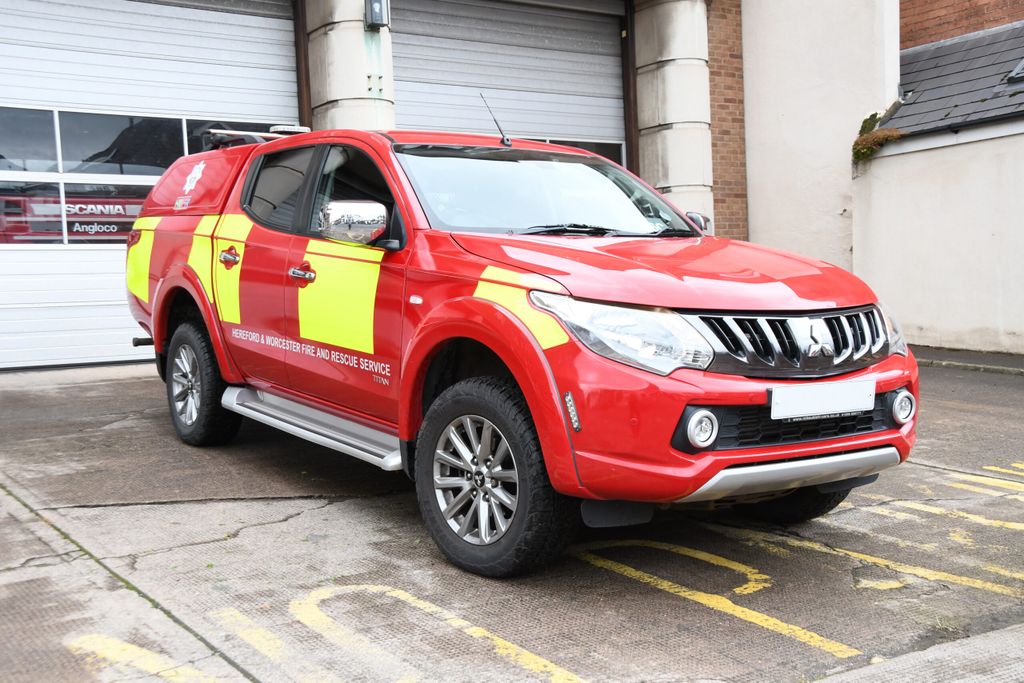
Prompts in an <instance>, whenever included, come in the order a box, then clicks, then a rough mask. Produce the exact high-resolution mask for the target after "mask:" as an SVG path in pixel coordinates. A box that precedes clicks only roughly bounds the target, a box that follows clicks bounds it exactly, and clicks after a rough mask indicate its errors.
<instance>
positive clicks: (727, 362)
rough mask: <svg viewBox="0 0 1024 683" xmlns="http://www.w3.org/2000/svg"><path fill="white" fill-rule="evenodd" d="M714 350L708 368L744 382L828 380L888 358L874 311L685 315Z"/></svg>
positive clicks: (882, 327) (882, 326) (886, 343)
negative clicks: (745, 379)
mask: <svg viewBox="0 0 1024 683" xmlns="http://www.w3.org/2000/svg"><path fill="white" fill-rule="evenodd" d="M683 317H685V318H686V319H687V321H689V322H690V324H692V325H693V326H694V327H696V328H697V329H698V330H699V331H700V332H701V334H703V335H704V337H705V338H707V340H708V342H709V343H710V344H711V345H712V347H713V348H714V350H715V359H714V361H713V362H712V363H711V366H710V367H709V368H708V370H709V371H710V372H721V373H726V374H734V375H745V376H747V377H827V376H829V375H838V374H841V373H844V372H852V371H854V370H859V369H861V368H865V367H867V366H869V365H872V364H874V363H876V362H878V361H879V360H881V359H883V358H885V357H886V356H887V355H888V353H889V341H888V336H887V333H886V329H885V323H884V322H883V321H882V315H881V313H880V312H879V311H878V309H877V308H876V307H875V306H862V307H859V308H851V309H845V310H841V311H828V312H825V313H811V314H805V315H763V314H750V315H743V314H735V315H719V314H703V313H689V314H687V313H684V314H683Z"/></svg>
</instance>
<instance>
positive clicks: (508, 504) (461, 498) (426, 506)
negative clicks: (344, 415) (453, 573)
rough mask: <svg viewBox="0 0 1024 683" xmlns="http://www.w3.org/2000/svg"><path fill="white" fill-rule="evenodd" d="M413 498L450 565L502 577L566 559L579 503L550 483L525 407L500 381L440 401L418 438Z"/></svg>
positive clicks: (466, 383) (487, 380) (469, 385)
mask: <svg viewBox="0 0 1024 683" xmlns="http://www.w3.org/2000/svg"><path fill="white" fill-rule="evenodd" d="M416 453H417V457H416V461H415V470H416V496H417V498H418V500H419V506H420V512H421V513H422V515H423V520H424V522H425V523H426V526H427V530H428V531H429V532H430V535H431V536H432V537H433V539H434V541H435V542H436V543H437V545H438V547H439V548H440V549H441V551H442V552H443V553H444V554H445V555H446V556H447V557H448V559H449V560H450V561H451V562H452V564H454V565H456V566H458V567H460V568H462V569H465V570H467V571H470V572H473V573H475V574H480V575H482V576H492V577H502V576H512V575H514V574H520V573H523V572H526V571H529V570H531V569H534V568H537V567H540V566H542V565H544V564H545V563H547V562H549V561H551V560H552V559H554V558H556V557H558V556H559V555H561V554H562V552H563V551H564V549H565V546H566V544H567V543H568V540H569V538H570V536H571V534H572V531H573V530H574V529H575V528H576V525H577V522H578V519H579V506H578V505H577V504H575V503H574V501H573V500H572V499H570V498H568V497H565V496H562V495H561V494H559V493H558V492H556V491H555V490H554V489H553V488H552V487H551V482H550V481H549V480H548V475H547V471H546V470H545V467H544V458H543V456H542V454H541V450H540V443H539V442H538V440H537V431H536V429H535V428H534V426H533V421H532V420H531V418H530V413H529V410H528V409H527V407H526V401H525V400H524V399H523V396H522V394H521V393H520V392H519V390H518V388H517V387H515V386H514V385H513V384H511V383H509V382H507V381H503V380H500V379H497V378H493V377H474V378H472V379H467V380H463V381H461V382H459V383H457V384H455V385H453V386H451V387H449V388H448V389H447V390H446V391H445V392H444V393H442V394H441V396H439V397H438V398H437V400H436V401H434V403H433V404H432V405H431V406H430V409H429V410H428V411H427V415H426V417H425V418H424V420H423V426H422V428H421V429H420V433H419V438H418V439H417V442H416Z"/></svg>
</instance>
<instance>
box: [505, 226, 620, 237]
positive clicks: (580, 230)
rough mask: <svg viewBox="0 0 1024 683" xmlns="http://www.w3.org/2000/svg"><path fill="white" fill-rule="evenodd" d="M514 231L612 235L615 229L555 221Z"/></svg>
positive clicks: (521, 233) (535, 233)
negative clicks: (550, 223)
mask: <svg viewBox="0 0 1024 683" xmlns="http://www.w3.org/2000/svg"><path fill="white" fill-rule="evenodd" d="M513 232H514V234H517V235H610V234H612V233H614V232H615V230H614V229H612V228H606V227H603V226H600V225H588V224H586V223H554V224H552V225H534V226H533V227H530V228H526V229H525V230H519V231H518V232H516V231H513Z"/></svg>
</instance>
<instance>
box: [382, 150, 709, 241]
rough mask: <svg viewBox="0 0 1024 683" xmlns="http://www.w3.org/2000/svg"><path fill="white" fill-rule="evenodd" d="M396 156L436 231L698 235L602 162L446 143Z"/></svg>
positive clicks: (652, 195) (665, 206)
mask: <svg viewBox="0 0 1024 683" xmlns="http://www.w3.org/2000/svg"><path fill="white" fill-rule="evenodd" d="M395 152H396V154H397V155H398V159H399V162H400V163H401V164H402V168H404V169H405V172H406V175H408V176H409V179H410V181H411V182H412V184H413V187H414V189H415V190H416V195H417V197H418V198H419V200H420V204H422V206H423V209H424V211H425V212H426V214H427V217H428V219H429V220H430V225H431V227H433V228H438V229H442V230H450V231H454V232H503V233H508V232H511V233H517V232H527V231H530V230H531V229H532V230H537V229H538V228H544V227H550V226H576V227H584V226H586V227H592V228H603V229H607V230H608V231H609V232H610V233H611V234H616V235H651V234H655V233H658V232H665V231H683V232H686V233H690V234H694V235H696V233H695V232H693V230H692V228H691V227H690V226H689V224H688V223H686V221H685V220H684V219H683V218H681V217H680V216H679V215H678V214H677V213H676V212H675V210H673V208H672V207H671V206H669V204H668V203H667V202H665V201H664V200H663V199H662V198H661V197H659V196H658V194H657V193H656V192H653V191H651V190H649V189H648V188H647V187H645V186H644V185H642V184H641V183H639V182H637V181H636V179H635V178H633V177H632V176H631V175H630V174H629V173H627V172H626V171H623V170H622V169H621V168H619V167H617V166H615V165H614V164H612V163H609V162H607V161H605V160H603V159H601V158H598V157H590V156H584V155H580V154H569V153H557V152H543V151H535V150H523V149H505V148H491V147H456V146H441V145H396V146H395Z"/></svg>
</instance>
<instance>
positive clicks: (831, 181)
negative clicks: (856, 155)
mask: <svg viewBox="0 0 1024 683" xmlns="http://www.w3.org/2000/svg"><path fill="white" fill-rule="evenodd" d="M742 9H743V63H744V68H743V82H744V94H745V98H744V100H745V113H746V142H747V197H748V200H747V201H748V212H749V228H750V240H751V241H753V242H759V243H762V244H767V245H770V246H773V247H778V248H782V249H788V250H790V251H795V252H799V253H802V254H807V255H810V256H814V257H817V258H820V259H824V260H826V261H829V262H831V263H835V264H837V265H840V266H844V267H849V265H850V262H851V255H850V249H851V246H852V240H851V232H852V229H853V218H852V215H851V211H852V196H851V195H852V173H851V158H850V146H851V145H852V143H853V141H854V139H855V138H856V137H857V132H858V129H859V128H860V124H861V122H862V121H863V120H864V118H865V116H867V115H868V114H869V113H870V112H873V111H878V110H883V109H886V108H887V107H888V106H889V105H890V104H891V103H892V102H894V101H895V99H896V96H897V83H898V82H899V4H898V0H857V1H856V2H844V1H841V0H828V1H822V0H772V1H771V2H764V0H747V1H745V2H743V8H742Z"/></svg>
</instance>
